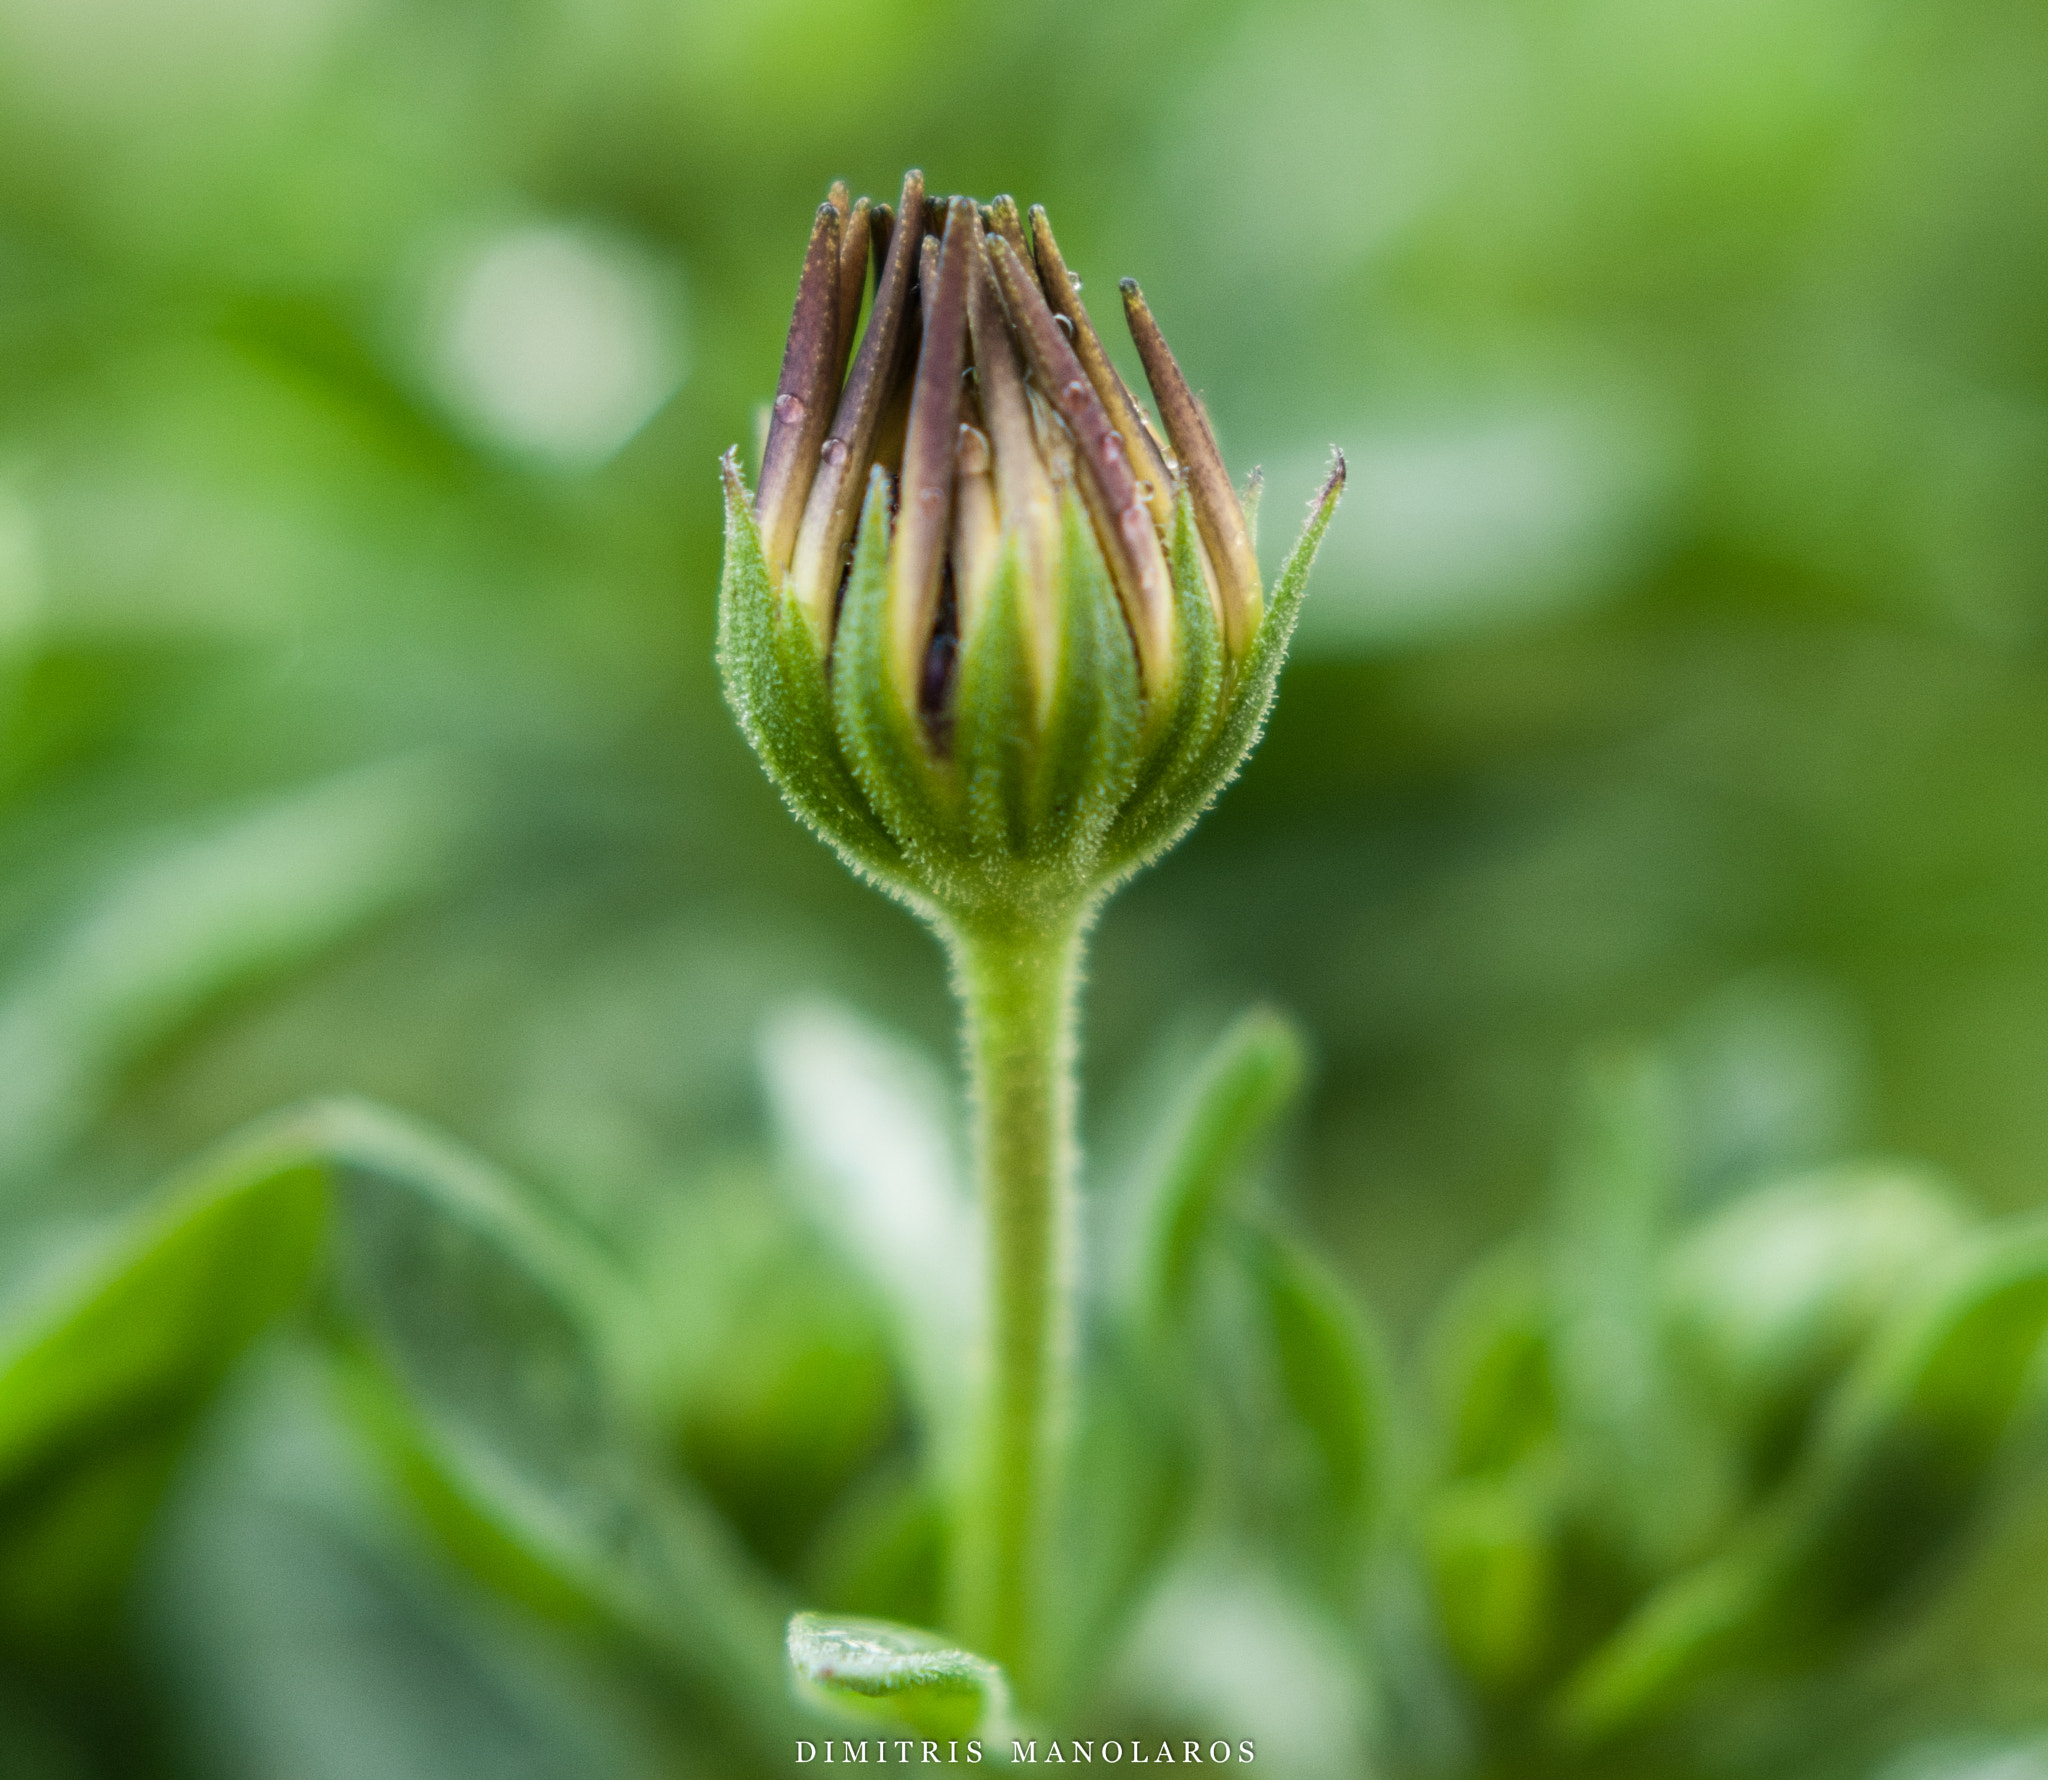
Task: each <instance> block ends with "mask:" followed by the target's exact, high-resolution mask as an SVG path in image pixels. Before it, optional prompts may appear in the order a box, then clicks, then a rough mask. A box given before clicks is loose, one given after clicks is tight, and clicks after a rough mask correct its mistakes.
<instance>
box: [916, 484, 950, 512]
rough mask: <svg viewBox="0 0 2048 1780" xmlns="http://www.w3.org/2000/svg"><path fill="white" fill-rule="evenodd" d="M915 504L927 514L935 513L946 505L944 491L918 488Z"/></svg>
mask: <svg viewBox="0 0 2048 1780" xmlns="http://www.w3.org/2000/svg"><path fill="white" fill-rule="evenodd" d="M917 504H918V505H919V506H920V507H922V508H923V509H924V510H925V511H926V512H927V513H936V512H937V511H938V510H939V509H940V508H941V507H943V506H944V505H945V504H946V491H945V490H944V489H943V488H920V489H919V490H918V491H917Z"/></svg>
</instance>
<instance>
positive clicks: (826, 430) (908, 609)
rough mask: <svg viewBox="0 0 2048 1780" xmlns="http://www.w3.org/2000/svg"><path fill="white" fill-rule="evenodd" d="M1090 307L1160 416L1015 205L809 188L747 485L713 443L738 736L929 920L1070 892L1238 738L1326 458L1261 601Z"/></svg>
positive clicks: (1253, 733)
mask: <svg viewBox="0 0 2048 1780" xmlns="http://www.w3.org/2000/svg"><path fill="white" fill-rule="evenodd" d="M871 260H872V264H873V272H874V285H873V296H872V298H871V300H870V301H869V303H868V313H867V322H866V326H865V328H864V329H861V330H860V343H859V347H858V349H857V350H854V347H853V341H854V334H855V324H856V322H857V321H858V319H859V314H860V310H861V304H862V297H863V293H864V291H865V289H866V286H867V271H868V268H869V264H870V261H871ZM1123 298H1124V309H1125V314H1126V318H1127V320H1128V321H1129V324H1130V328H1131V334H1132V338H1133V340H1134V341H1135V343H1136V345H1137V349H1138V356H1139V358H1140V360H1141V362H1142V363H1143V365H1144V367H1145V375H1146V379H1147V381H1148V382H1149V384H1150V386H1151V391H1152V395H1153V398H1154V400H1155V401H1156V403H1157V404H1158V413H1159V419H1160V421H1161V422H1163V425H1155V423H1154V422H1153V420H1152V418H1151V416H1149V415H1148V414H1147V413H1146V412H1145V409H1144V408H1143V406H1142V405H1141V404H1140V402H1139V401H1138V399H1137V397H1136V396H1135V395H1134V394H1133V393H1132V391H1131V390H1130V388H1129V387H1128V386H1127V385H1126V384H1125V383H1124V381H1123V379H1122V378H1121V377H1120V376H1119V375H1118V373H1117V371H1116V368H1115V366H1114V365H1113V364H1112V363H1111V362H1110V359H1109V356H1108V354H1107V352H1106V351H1105V350H1104V348H1103V344H1102V341H1101V339H1100V337H1099V336H1098V335H1097V333H1096V331H1095V328H1094V325H1093V323H1092V322H1091V321H1090V319H1089V316H1088V311H1087V310H1086V308H1084V307H1083V305H1082V303H1081V300H1080V281H1079V280H1078V279H1076V278H1074V277H1073V276H1072V275H1071V274H1070V273H1069V272H1068V270H1067V268H1066V264H1065V262H1064V260H1062V258H1061V257H1060V252H1059V247H1058V244H1057V242H1056V241H1055V240H1054V238H1053V234H1052V228H1051V225H1050V223H1049V222H1048V221H1047V219H1046V215H1045V212H1044V211H1043V210H1042V209H1039V208H1036V207H1034V208H1033V209H1032V211H1031V212H1030V216H1029V226H1028V230H1027V227H1026V224H1025V221H1024V219H1023V218H1022V217H1021V216H1020V214H1019V212H1018V209H1017V206H1016V204H1015V203H1014V202H1013V201H1012V200H1010V199H1008V198H998V199H996V200H995V201H994V203H993V204H991V205H989V206H987V207H985V208H984V207H982V206H978V205H976V204H975V203H973V202H972V201H971V200H969V199H966V198H957V197H956V198H950V199H947V200H945V201H944V202H943V203H941V202H936V201H932V200H928V199H927V197H926V195H925V191H924V181H923V178H922V176H921V175H919V174H917V173H912V174H910V175H909V176H908V177H907V178H906V179H905V180H904V182H903V191H902V195H901V199H900V201H899V202H898V204H897V206H896V207H895V209H894V210H893V211H891V210H890V209H889V207H888V206H886V205H870V204H869V202H868V200H866V199H865V198H863V199H861V200H860V201H859V202H858V203H857V204H855V203H852V202H851V201H850V200H849V197H848V194H847V192H846V190H845V188H844V187H843V186H835V187H834V188H833V191H832V195H831V199H830V201H829V202H828V203H826V204H824V205H822V206H820V208H819V210H818V214H817V218H816V221H815V223H814V225H813V228H812V233H811V242H810V247H809V249H808V251H807V252H806V255H805V258H804V263H803V271H802V275H801V278H800V279H799V282H798V288H797V300H796V310H795V315H794V317H793V319H792V321H791V324H790V332H789V344H788V346H787V348H786V349H785V351H784V354H783V362H782V374H781V378H780V380H779V382H778V384H777V387H776V396H775V401H774V405H773V408H772V409H771V411H770V420H769V430H768V437H767V444H766V448H765V450H764V452H763V454H762V462H761V472H760V482H759V488H758V490H757V492H756V494H755V495H754V497H753V499H752V500H751V501H750V500H749V499H748V496H747V493H746V489H745V486H744V484H743V482H742V480H741V476H740V471H739V467H738V464H737V461H736V457H735V454H733V453H728V454H727V456H726V459H725V462H724V466H723V467H724V474H725V484H726V551H725V570H724V576H723V581H722V585H721V590H720V600H719V663H720V666H721V668H722V669H723V671H724V676H725V686H726V694H727V697H728V699H729V700H730V701H731V703H732V706H733V709H734V711H735V712H736V713H737V714H738V716H739V720H740V723H741V726H742V728H743V729H744V730H745V731H746V734H747V738H748V740H749V741H750V742H751V743H752V744H753V746H754V748H755V751H756V752H757V753H758V754H759V755H760V756H761V759H762V762H763V764H764V765H765V766H766V767H767V769H768V772H769V775H770V776H771V777H772V778H773V779H774V780H775V782H776V784H777V785H778V787H779V788H780V789H781V791H782V793H783V795H784V797H785V798H786V799H787V800H788V802H789V804H790V806H791V808H793V809H794V810H795V811H796V812H797V814H798V815H799V816H800V817H802V818H803V820H804V821H806V822H808V823H809V824H810V825H811V826H812V827H813V828H815V829H817V830H818V832H819V833H821V834H822V835H824V836H825V838H826V839H827V840H829V841H831V842H832V844H833V845H834V846H835V847H837V848H838V849H839V851H840V852H841V854H842V855H844V856H845V857H846V859H847V860H848V862H849V863H850V864H852V865H853V866H854V867H855V869H856V870H858V871H860V872H862V873H864V874H866V875H868V876H870V877H872V878H874V879H875V880H877V881H878V882H880V883H881V884H882V885H884V886H885V887H886V888H888V889H890V890H891V891H893V892H894V893H896V894H897V895H899V896H901V897H902V898H904V899H905V900H906V901H908V902H910V903H912V904H914V905H915V906H917V907H919V908H921V909H923V910H925V911H926V912H927V913H929V914H932V915H935V916H941V917H944V918H946V919H950V920H953V921H955V922H962V923H969V924H975V925H983V926H987V925H996V926H1001V925H1002V924H1004V923H1006V922H1009V921H1015V920H1030V919H1035V918H1037V917H1038V916H1040V915H1044V914H1049V913H1053V912H1058V911H1062V910H1065V911H1071V910H1073V909H1075V908H1077V907H1082V906H1086V905H1088V904H1090V903H1091V902H1092V901H1093V900H1095V899H1097V898H1099V897H1100V896H1101V895H1102V894H1103V893H1104V892H1105V891H1107V890H1108V889H1109V888H1111V887H1112V886H1113V885H1114V884H1116V883H1117V882H1118V881H1120V880H1121V879H1123V878H1125V877H1127V876H1129V875H1130V873H1132V872H1133V871H1135V870H1137V869H1138V868H1139V867H1140V866H1142V865H1143V864H1145V863H1146V862H1147V861H1148V860H1150V859H1152V858H1154V857H1156V856H1157V855H1158V854H1159V853H1160V852H1162V851H1163V850H1164V849H1165V848H1167V847H1168V846H1170V845H1172V843H1173V842H1174V841H1175V840H1176V839H1178V838H1179V836H1180V835H1182V834H1183V833H1185V832H1186V830H1187V829H1188V828H1189V827H1190V826H1191V825H1192V824H1193V822H1194V821H1195V819H1196V818H1197V817H1198V816H1199V815H1200V814H1201V812H1202V811H1203V810H1204V809H1205V808H1206V807H1207V806H1208V804H1209V803H1210V802H1211V801H1212V800H1213V799H1214V797H1215V796H1216V794H1217V792H1218V791H1219V790H1221V788H1222V787H1223V786H1224V785H1225V784H1226V783H1228V782H1229V780H1230V779H1231V778H1232V777H1233V776H1234V775H1235V773H1236V772H1237V770H1238V768H1239V766H1240V765H1241V764H1242V763H1243V761H1244V758H1245V756H1246V755H1247V754H1248V753H1249V752H1250V750H1251V748H1252V745H1253V744H1254V742H1256V740H1257V739H1258V734H1259V730H1260V727H1261V725H1262V724H1263V723H1264V721H1265V716H1266V712H1267V709H1268V708H1269V706H1270V705H1271V703H1272V698H1273V689H1274V685H1275V682H1276V681H1277V679H1278V677H1279V672H1280V666H1281V662H1282V660H1283V658H1284V657H1285V654H1286V649H1287V643H1288V639H1289V637H1290V636H1291V634H1292V632H1293V628H1294V622H1295V618H1296V616H1297V614H1298V612H1299V609H1300V603H1301V597H1302V591H1303V587H1304V584H1305V582H1306V580H1307V576H1308V569H1309V564H1310V562H1311V560H1312V559H1313V557H1314V555H1315V550H1316V547H1317V545H1318V544H1319V543H1320V542H1321V539H1322V535H1323V532H1324V530H1325V529H1326V528H1327V526H1328V525H1329V522H1330V517H1331V514H1332V513H1333V512H1334V510H1335V508H1336V504H1337V499H1338V496H1339V495H1340V493H1341V492H1342V490H1343V486H1344V460H1343V458H1342V456H1341V455H1339V456H1338V457H1337V458H1336V460H1335V464H1334V467H1333V469H1332V471H1331V474H1330V477H1329V480H1328V481H1327V482H1326V483H1325V484H1324V486H1323V488H1322V491H1321V492H1320V494H1319V495H1318V496H1317V497H1316V500H1315V502H1314V503H1313V505H1312V506H1311V508H1310V513H1309V520H1308V524H1307V527H1306V528H1305V529H1304V531H1303V532H1302V535H1301V538H1300V540H1299V541H1298V542H1297V543H1296V545H1295V547H1294V549H1293V552H1292V553H1291V554H1290V555H1289V557H1288V559H1287V563H1286V565H1285V567H1284V568H1283V569H1282V570H1281V573H1280V576H1279V578H1278V580H1277V581H1276V582H1275V584H1274V586H1273V589H1272V592H1271V594H1270V596H1268V595H1267V593H1266V592H1265V590H1264V589H1263V588H1262V587H1261V585H1260V580H1259V572H1258V564H1257V561H1256V559H1255V557H1254V556H1253V553H1252V545H1251V531H1250V527H1249V526H1248V524H1247V522H1246V517H1245V513H1244V510H1243V507H1242V506H1241V505H1240V503H1239V500H1238V496H1237V493H1236V491H1235V489H1234V488H1233V487H1232V485H1231V481H1230V477H1229V474H1228V472H1227V471H1226V470H1225V468H1224V465H1223V459H1222V456H1221V454H1220V453H1219V452H1218V450H1217V447H1216V440H1215V436H1214V434H1213V433H1212V432H1211V430H1210V427H1209V421H1208V417H1207V415H1206V414H1205V413H1204V412H1203V410H1202V406H1201V403H1200V402H1199V400H1198V399H1197V398H1196V396H1195V394H1194V392H1193V390H1191V389H1190V388H1189V386H1188V384H1187V382H1186V380H1185V378H1184V377H1183V376H1182V374H1181V370H1180V367H1179V365H1178V364H1177V363H1176V361H1175V359H1174V357H1173V354H1172V353H1171V352H1170V351H1169V350H1168V349H1167V346H1166V342H1165V340H1164V338H1163V337H1162V336H1161V334H1160V332H1159V329H1158V326H1157V325H1156V323H1155V322H1154V321H1153V319H1152V314H1151V311H1150V309H1149V308H1147V306H1146V304H1145V301H1144V298H1143V297H1142V295H1140V294H1139V292H1138V288H1137V285H1136V284H1135V283H1134V282H1133V281H1131V280H1128V279H1127V280H1125V281H1124V284H1123ZM849 352H851V362H850V363H849V357H848V355H849Z"/></svg>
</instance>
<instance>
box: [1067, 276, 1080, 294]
mask: <svg viewBox="0 0 2048 1780" xmlns="http://www.w3.org/2000/svg"><path fill="white" fill-rule="evenodd" d="M1067 282H1068V283H1069V284H1071V285H1072V286H1073V287H1074V289H1075V290H1076V291H1078V290H1079V289H1080V288H1081V274H1080V273H1078V272H1069V273H1068V274H1067Z"/></svg>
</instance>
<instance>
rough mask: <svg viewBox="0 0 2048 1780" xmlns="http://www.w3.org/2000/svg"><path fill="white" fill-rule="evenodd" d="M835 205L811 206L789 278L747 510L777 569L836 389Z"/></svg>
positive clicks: (784, 559) (783, 562)
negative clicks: (792, 291)
mask: <svg viewBox="0 0 2048 1780" xmlns="http://www.w3.org/2000/svg"><path fill="white" fill-rule="evenodd" d="M838 343H839V211H838V209H837V207H836V206H834V205H832V204H830V203H826V204H820V205H819V206H818V214H817V216H816V218H815V219H814V220H813V222H812V224H811V240H810V245H809V247H808V248H807V249H806V250H805V253H804V269H803V273H802V275H801V277H800V278H799V279H798V281H797V293H796V309H795V312H794V313H793V314H792V315H791V317H790V322H789V338H788V341H787V342H786V343H785V344H784V346H783V349H782V374H781V375H780V376H779V377H778V378H777V379H776V383H775V404H774V407H773V408H772V409H771V410H770V413H769V420H768V440H767V443H766V445H764V446H763V448H762V452H761V482H760V487H759V489H758V490H757V492H756V494H755V497H754V512H755V514H756V516H757V517H758V518H759V519H760V521H761V539H762V548H763V550H764V551H765V552H766V554H767V557H768V561H769V564H770V566H771V567H772V568H773V569H774V570H775V572H776V573H777V574H780V573H781V572H782V570H783V569H784V568H786V567H787V566H788V564H789V553H790V548H791V546H792V545H793V544H794V542H795V540H796V531H797V526H798V523H799V522H800V520H801V519H802V516H803V508H804V499H805V496H806V495H807V493H808V492H809V489H810V483H811V477H812V475H813V473H814V472H815V471H816V469H817V467H818V452H819V448H820V446H821V445H822V444H823V442H824V438H825V428H826V427H827V425H828V424H830V421H831V417H832V406H833V403H834V402H836V401H837V400H838V397H839V361H838V360H837V359H835V357H834V353H835V351H836V350H837V347H838Z"/></svg>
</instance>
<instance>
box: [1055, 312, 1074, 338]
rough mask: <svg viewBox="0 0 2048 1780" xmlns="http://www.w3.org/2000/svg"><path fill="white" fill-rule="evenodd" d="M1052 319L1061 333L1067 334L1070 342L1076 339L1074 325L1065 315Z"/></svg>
mask: <svg viewBox="0 0 2048 1780" xmlns="http://www.w3.org/2000/svg"><path fill="white" fill-rule="evenodd" d="M1052 319H1053V325H1054V326H1056V327H1057V328H1058V329H1059V331H1060V332H1061V333H1063V334H1065V335H1066V337H1067V338H1068V339H1069V340H1071V339H1072V338H1073V337H1074V324H1073V323H1072V322H1070V321H1069V320H1068V319H1067V318H1066V317H1065V316H1064V315H1055V316H1054V317H1053V318H1052Z"/></svg>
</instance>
